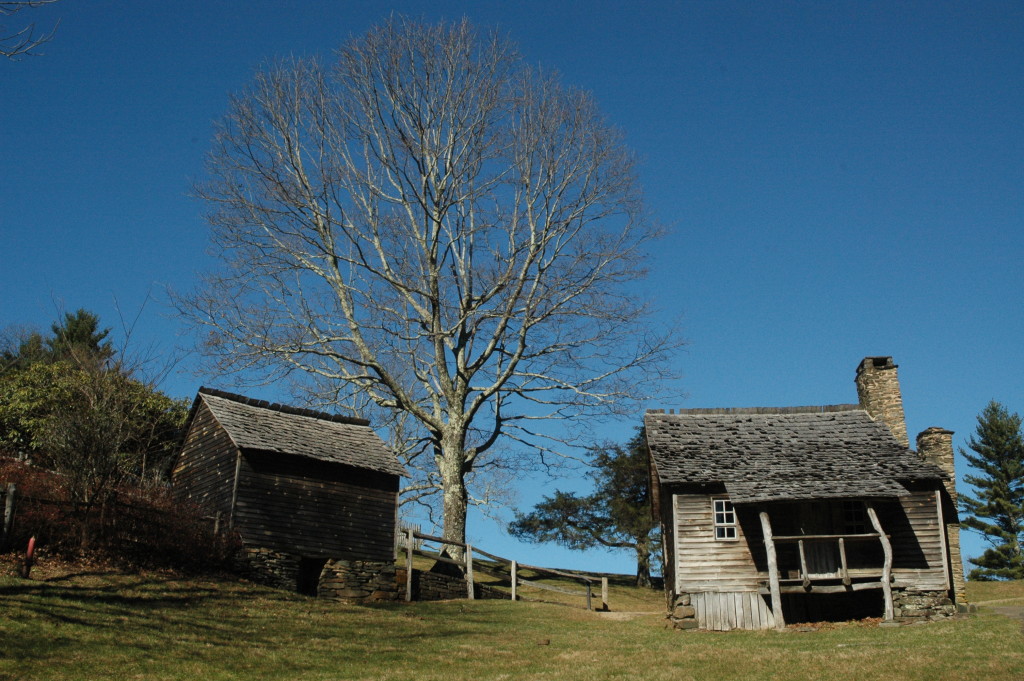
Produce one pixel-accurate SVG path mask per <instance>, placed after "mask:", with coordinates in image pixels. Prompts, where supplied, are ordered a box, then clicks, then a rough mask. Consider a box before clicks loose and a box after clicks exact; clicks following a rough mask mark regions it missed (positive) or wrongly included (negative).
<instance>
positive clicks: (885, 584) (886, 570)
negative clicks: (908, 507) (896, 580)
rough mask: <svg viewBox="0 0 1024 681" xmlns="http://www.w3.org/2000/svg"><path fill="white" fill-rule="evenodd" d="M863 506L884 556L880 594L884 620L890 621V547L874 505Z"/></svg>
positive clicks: (891, 609) (891, 614)
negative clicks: (883, 606) (882, 598)
mask: <svg viewBox="0 0 1024 681" xmlns="http://www.w3.org/2000/svg"><path fill="white" fill-rule="evenodd" d="M865 505H866V507H867V511H868V519H869V520H870V521H871V526H872V527H874V528H875V532H878V539H879V541H881V542H882V552H883V553H884V554H885V562H884V563H883V565H882V594H883V596H884V598H885V619H887V620H891V619H893V612H894V609H893V604H892V545H891V544H890V543H889V539H888V537H886V536H885V532H884V531H883V530H882V524H881V523H880V522H879V521H878V514H877V513H875V507H874V504H872V503H870V502H868V503H867V504H865Z"/></svg>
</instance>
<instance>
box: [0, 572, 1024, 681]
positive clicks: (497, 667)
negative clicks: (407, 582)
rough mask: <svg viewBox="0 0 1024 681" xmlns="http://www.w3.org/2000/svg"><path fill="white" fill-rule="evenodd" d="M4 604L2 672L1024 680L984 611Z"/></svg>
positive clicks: (264, 602) (1016, 647) (231, 586)
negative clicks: (817, 620)
mask: <svg viewBox="0 0 1024 681" xmlns="http://www.w3.org/2000/svg"><path fill="white" fill-rule="evenodd" d="M40 567H43V566H40ZM974 586H975V585H972V588H973V587H974ZM982 586H984V589H985V592H984V595H985V599H996V598H1006V597H1016V596H1018V595H1020V594H1021V585H1020V584H1009V585H995V587H993V586H992V585H990V584H985V585H982ZM997 587H998V588H997ZM1000 589H1002V590H1000ZM1004 592H1005V593H1008V594H1010V595H1009V596H1004V595H1002V594H1003V593H1004ZM972 596H973V594H972ZM975 598H976V599H977V600H982V599H981V598H977V597H975ZM634 602H635V603H643V602H650V603H651V604H652V605H654V607H653V608H652V609H659V608H660V605H661V604H662V603H663V600H662V599H661V597H660V595H658V594H651V595H647V594H642V595H636V596H634ZM612 607H613V609H614V608H615V601H614V599H612ZM0 608H2V611H0V613H2V614H0V680H3V681H9V680H10V681H13V680H15V679H18V680H22V679H24V680H26V681H27V680H29V679H67V680H69V681H73V680H75V679H194V680H203V681H207V680H210V681H213V680H217V679H245V680H247V681H248V680H251V679H303V680H304V681H306V680H319V679H409V680H415V681H428V680H432V679H438V680H443V681H460V680H463V679H465V680H470V679H472V680H473V681H485V680H492V679H510V680H511V679H515V680H517V681H518V680H529V679H587V680H592V679H637V678H640V679H666V680H668V679H671V680H672V681H682V680H686V679H704V680H706V679H712V680H718V679H720V680H723V681H724V680H729V681H733V680H742V679H751V680H755V679H756V681H764V680H765V679H786V680H797V681H798V680H801V679H807V680H814V681H828V680H830V679H851V680H853V679H856V680H857V681H866V680H870V679H899V680H900V681H904V680H906V681H910V680H912V679H921V680H922V681H923V680H928V681H933V680H939V679H993V680H999V679H1022V678H1024V637H1022V634H1021V623H1020V622H1018V621H1013V620H1009V619H1006V618H1004V617H1001V616H998V615H995V614H992V613H987V612H985V611H984V610H983V611H982V612H981V613H980V614H979V615H977V616H974V617H971V618H968V619H961V620H953V621H946V622H938V623H933V624H929V625H922V626H907V627H899V628H879V627H877V626H866V625H857V624H850V625H838V626H836V627H834V628H829V629H826V630H821V631H816V632H808V633H801V632H787V633H778V632H775V631H768V632H730V633H712V632H679V631H675V630H671V629H667V628H665V626H664V620H663V619H662V617H661V616H660V615H658V614H655V615H645V616H639V617H636V618H634V619H631V620H627V621H621V620H613V619H610V616H609V615H602V614H598V613H591V612H587V611H585V610H582V609H578V608H568V607H564V606H557V605H549V604H542V603H511V602H508V601H448V602H441V603H413V604H404V603H401V604H390V605H387V606H378V607H359V606H348V605H341V604H337V603H332V602H327V601H320V600H316V599H311V598H305V597H302V596H297V595H293V594H288V593H284V592H280V591H273V590H270V589H264V588H261V587H256V586H253V585H250V584H246V583H240V582H233V581H220V580H214V579H184V578H181V577H177V576H173V575H163V574H152V573H147V574H117V573H111V572H104V571H95V572H88V571H85V572H80V573H77V574H75V573H72V574H62V573H59V572H56V573H47V572H46V571H45V570H39V571H38V572H36V573H34V574H33V579H32V580H22V579H19V578H17V577H13V576H2V577H0Z"/></svg>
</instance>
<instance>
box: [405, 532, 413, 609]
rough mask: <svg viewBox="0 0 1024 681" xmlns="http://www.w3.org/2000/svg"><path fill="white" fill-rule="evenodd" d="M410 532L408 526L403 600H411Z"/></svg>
mask: <svg viewBox="0 0 1024 681" xmlns="http://www.w3.org/2000/svg"><path fill="white" fill-rule="evenodd" d="M412 534H413V529H412V528H411V527H410V528H409V529H408V530H406V531H405V600H406V601H411V600H412Z"/></svg>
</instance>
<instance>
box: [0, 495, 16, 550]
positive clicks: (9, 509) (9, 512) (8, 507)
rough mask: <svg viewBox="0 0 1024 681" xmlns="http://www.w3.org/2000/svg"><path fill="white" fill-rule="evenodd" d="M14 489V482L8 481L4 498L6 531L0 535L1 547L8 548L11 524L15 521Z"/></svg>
mask: <svg viewBox="0 0 1024 681" xmlns="http://www.w3.org/2000/svg"><path fill="white" fill-rule="evenodd" d="M14 490H15V485H14V483H13V482H9V483H7V495H6V497H5V498H4V528H3V529H4V533H3V536H0V549H6V548H7V541H8V539H10V536H11V524H12V523H13V522H14Z"/></svg>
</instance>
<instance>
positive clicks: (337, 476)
mask: <svg viewBox="0 0 1024 681" xmlns="http://www.w3.org/2000/svg"><path fill="white" fill-rule="evenodd" d="M402 474H403V469H402V467H401V465H400V464H399V463H398V461H397V459H396V457H395V455H394V454H393V453H392V452H391V451H390V450H389V449H388V448H387V447H386V446H385V444H384V443H383V442H382V441H381V439H380V438H379V437H378V436H377V435H376V433H374V432H373V430H372V429H371V428H370V425H369V422H368V421H365V420H361V419H354V418H348V417H344V416H338V415H333V414H326V413H321V412H316V411H312V410H308V409H299V408H295V407H289V406H284V405H280V404H271V403H269V402H264V401H260V400H254V399H250V398H247V397H243V396H241V395H235V394H232V393H227V392H222V391H218V390H211V389H209V388H200V390H199V394H198V395H197V396H196V399H195V402H194V403H193V405H192V410H191V413H190V415H189V419H188V423H187V433H186V436H185V441H184V445H183V447H182V449H181V452H180V454H179V456H178V458H177V460H176V462H175V465H174V468H173V472H172V481H173V489H174V493H175V496H176V497H177V498H179V499H181V500H189V501H192V502H195V503H197V504H199V505H201V506H202V507H203V508H205V509H206V510H207V512H208V513H210V514H211V515H216V516H217V517H219V518H220V522H221V524H222V526H226V527H231V528H234V530H236V531H237V532H238V534H239V536H240V537H241V540H242V542H243V544H244V547H245V551H246V555H247V561H248V568H249V570H250V572H251V574H252V576H253V577H254V578H255V579H257V580H259V581H262V582H264V583H269V584H272V585H275V586H280V587H285V588H291V589H296V590H298V591H301V592H305V593H310V594H314V593H316V591H317V589H318V585H320V583H321V579H322V576H323V574H324V570H325V567H327V568H330V567H331V566H333V565H336V564H339V565H343V566H345V568H346V569H350V568H351V566H352V565H357V566H360V567H362V568H365V569H366V570H368V571H369V572H376V571H378V570H377V567H375V566H379V567H381V568H386V566H388V565H391V566H392V568H391V570H392V571H393V565H394V542H395V539H394V537H395V523H396V516H397V508H398V488H399V478H400V477H401V475H402ZM392 581H393V580H392ZM351 595H352V596H353V597H355V594H354V592H353V593H352V594H351Z"/></svg>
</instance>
